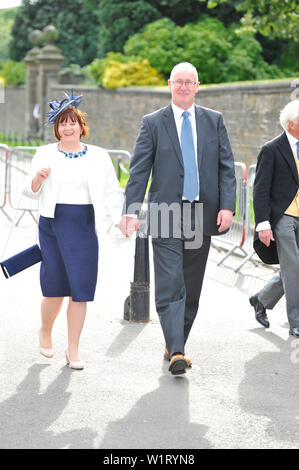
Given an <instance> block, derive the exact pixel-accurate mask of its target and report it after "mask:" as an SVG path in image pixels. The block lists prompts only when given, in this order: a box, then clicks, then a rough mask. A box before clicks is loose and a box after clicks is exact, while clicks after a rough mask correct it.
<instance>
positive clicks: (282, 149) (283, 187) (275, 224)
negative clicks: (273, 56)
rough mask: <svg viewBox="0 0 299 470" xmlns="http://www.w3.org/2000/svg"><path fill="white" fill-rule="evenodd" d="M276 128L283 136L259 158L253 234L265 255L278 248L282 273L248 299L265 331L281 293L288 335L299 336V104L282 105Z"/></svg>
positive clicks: (276, 139)
mask: <svg viewBox="0 0 299 470" xmlns="http://www.w3.org/2000/svg"><path fill="white" fill-rule="evenodd" d="M280 124H281V126H282V127H283V129H284V132H283V133H282V134H281V135H279V136H278V137H276V138H275V139H273V140H271V141H270V142H267V143H266V144H265V145H264V146H263V147H262V149H261V151H260V153H259V155H258V161H257V166H256V176H255V181H254V191H253V205H254V214H255V222H256V231H257V232H258V236H259V239H260V241H261V242H262V243H263V244H264V248H265V251H267V247H269V250H270V244H272V247H271V249H272V251H273V244H274V243H275V244H276V249H277V254H278V259H279V264H280V273H278V274H276V275H275V276H274V277H273V278H272V279H271V280H270V281H269V283H268V284H266V286H265V287H264V288H263V289H262V290H261V291H260V292H259V293H257V294H255V295H253V296H252V297H250V299H249V301H250V303H251V305H252V306H253V307H254V310H255V316H256V320H257V321H258V322H259V323H261V324H262V325H263V326H264V327H265V328H268V327H269V326H270V323H269V320H268V317H267V314H266V309H272V308H273V307H274V306H275V304H276V303H277V302H278V301H279V299H280V298H281V297H282V295H283V293H285V295H286V301H287V315H288V320H289V324H290V334H292V335H294V336H296V337H299V191H298V188H299V100H294V101H291V102H290V103H288V104H287V105H286V106H285V107H284V109H283V110H282V111H281V113H280Z"/></svg>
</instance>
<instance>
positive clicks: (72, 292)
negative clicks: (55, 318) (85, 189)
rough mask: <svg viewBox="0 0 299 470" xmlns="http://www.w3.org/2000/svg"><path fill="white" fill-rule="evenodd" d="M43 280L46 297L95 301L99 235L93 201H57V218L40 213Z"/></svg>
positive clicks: (43, 291) (41, 270)
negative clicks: (62, 202)
mask: <svg viewBox="0 0 299 470" xmlns="http://www.w3.org/2000/svg"><path fill="white" fill-rule="evenodd" d="M39 240H40V248H41V252H42V258H43V259H42V263H41V269H40V283H41V289H42V293H43V296H44V297H72V299H73V301H76V302H89V301H92V300H94V294H95V289H96V283H97V275H98V238H97V235H96V230H95V216H94V208H93V205H92V204H82V205H81V204H56V209H55V215H54V219H52V218H48V217H43V216H40V219H39Z"/></svg>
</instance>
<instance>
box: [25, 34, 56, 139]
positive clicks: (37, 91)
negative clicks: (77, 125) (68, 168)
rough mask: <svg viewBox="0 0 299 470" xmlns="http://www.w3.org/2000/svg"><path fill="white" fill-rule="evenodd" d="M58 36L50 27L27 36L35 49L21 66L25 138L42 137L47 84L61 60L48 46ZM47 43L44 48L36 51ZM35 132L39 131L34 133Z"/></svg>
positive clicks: (54, 79)
mask: <svg viewBox="0 0 299 470" xmlns="http://www.w3.org/2000/svg"><path fill="white" fill-rule="evenodd" d="M57 36H58V32H57V30H56V28H55V27H54V26H52V25H49V26H46V27H45V28H44V29H43V31H40V30H34V31H32V33H30V35H29V38H28V39H29V41H30V42H32V44H33V45H34V46H35V47H33V49H31V50H30V51H29V52H28V53H27V55H26V57H25V59H24V62H25V63H26V66H27V78H26V111H25V129H26V135H27V136H37V137H39V138H43V137H44V136H45V126H44V124H45V122H46V116H45V114H46V112H47V111H48V101H49V98H50V99H53V97H49V96H48V88H49V84H50V83H51V82H55V83H57V82H58V81H59V80H58V72H59V71H60V69H61V64H62V63H63V62H64V61H65V57H64V56H63V55H62V54H61V53H60V50H59V49H58V48H57V47H56V46H54V44H52V42H54V41H55V40H56V39H57ZM45 42H46V43H47V44H46V45H45V46H44V47H38V46H40V45H41V44H44V43H45ZM35 105H38V106H39V116H40V117H39V122H38V125H37V122H36V120H35V119H34V116H33V110H34V107H35ZM37 128H39V130H38V129H37Z"/></svg>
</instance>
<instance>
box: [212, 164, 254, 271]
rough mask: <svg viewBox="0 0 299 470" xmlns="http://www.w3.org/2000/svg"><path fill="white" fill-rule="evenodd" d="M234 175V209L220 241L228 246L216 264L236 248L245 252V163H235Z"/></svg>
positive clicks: (214, 241) (215, 243) (215, 240)
mask: <svg viewBox="0 0 299 470" xmlns="http://www.w3.org/2000/svg"><path fill="white" fill-rule="evenodd" d="M235 175H236V201H237V202H236V211H235V215H234V218H233V222H232V226H231V228H230V230H229V231H228V232H227V233H226V234H224V235H221V243H227V244H228V245H229V246H230V248H229V249H228V251H227V253H226V254H225V256H224V257H223V258H221V260H220V261H219V262H218V266H219V265H220V264H222V263H223V262H224V261H225V260H226V259H227V258H228V257H229V256H231V255H232V254H233V253H234V252H235V251H236V250H237V249H239V250H241V252H242V254H243V255H245V254H246V252H245V250H244V249H243V245H244V243H245V214H246V185H247V168H246V165H245V163H241V162H236V163H235ZM217 238H218V237H213V240H212V243H213V246H215V247H216V248H217Z"/></svg>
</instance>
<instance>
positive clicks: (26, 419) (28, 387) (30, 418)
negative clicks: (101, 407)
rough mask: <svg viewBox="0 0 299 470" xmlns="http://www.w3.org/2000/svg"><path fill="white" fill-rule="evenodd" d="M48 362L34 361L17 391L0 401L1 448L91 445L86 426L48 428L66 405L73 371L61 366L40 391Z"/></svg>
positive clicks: (91, 440) (50, 447) (92, 437)
mask: <svg viewBox="0 0 299 470" xmlns="http://www.w3.org/2000/svg"><path fill="white" fill-rule="evenodd" d="M46 367H48V364H34V365H32V366H31V367H30V368H29V369H28V374H27V375H26V377H25V378H24V380H23V381H22V382H21V383H20V384H19V385H18V387H17V389H16V393H15V394H14V395H12V396H11V397H10V398H8V399H7V400H4V401H3V402H2V403H0V448H1V449H61V448H70V449H72V448H74V449H76V448H92V447H93V440H94V439H95V438H96V436H97V435H96V433H94V431H92V430H91V429H89V428H80V429H74V430H72V431H68V432H62V433H60V434H57V433H55V432H53V431H51V430H50V429H49V428H50V427H51V425H52V424H53V423H54V422H55V421H56V420H57V419H58V418H59V417H60V415H61V414H62V412H63V410H64V409H65V407H66V406H67V404H68V402H69V400H70V398H71V393H70V392H67V387H68V385H69V383H70V377H71V374H72V371H71V369H70V368H69V367H66V366H65V367H63V368H62V369H61V372H60V374H59V375H58V376H57V378H56V379H55V380H54V381H53V382H52V383H51V384H50V385H49V386H48V387H47V389H46V391H45V392H43V393H41V392H40V374H41V372H42V371H43V369H44V368H46Z"/></svg>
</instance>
